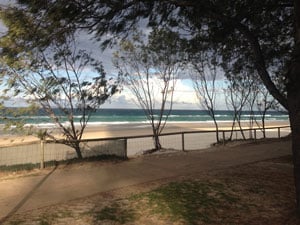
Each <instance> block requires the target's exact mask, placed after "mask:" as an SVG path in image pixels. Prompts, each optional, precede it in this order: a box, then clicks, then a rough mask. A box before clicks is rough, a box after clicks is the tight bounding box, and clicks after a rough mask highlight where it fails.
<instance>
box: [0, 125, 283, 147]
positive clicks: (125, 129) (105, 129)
mask: <svg viewBox="0 0 300 225" xmlns="http://www.w3.org/2000/svg"><path fill="white" fill-rule="evenodd" d="M242 126H243V128H245V129H247V128H249V123H247V122H244V123H243V125H242ZM279 126H289V121H267V122H266V127H279ZM230 129H231V123H230V122H222V123H219V130H230ZM236 129H238V127H236ZM214 130H215V126H214V124H213V123H210V122H198V123H168V124H167V125H166V127H165V129H164V130H163V133H173V132H186V131H187V132H189V131H214ZM50 132H52V133H53V134H56V136H57V137H62V136H59V135H57V131H55V130H52V131H51V130H50ZM287 132H289V129H285V133H287ZM151 134H152V129H151V126H150V125H149V124H145V123H128V124H110V125H97V126H96V125H89V126H87V128H86V130H85V132H84V135H83V139H98V138H111V137H128V136H139V135H151ZM36 141H39V139H38V138H37V137H36V136H34V135H16V134H7V133H3V134H2V135H0V147H2V146H12V145H20V144H24V143H31V142H36Z"/></svg>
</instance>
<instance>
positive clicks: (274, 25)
mask: <svg viewBox="0 0 300 225" xmlns="http://www.w3.org/2000/svg"><path fill="white" fill-rule="evenodd" d="M18 2H19V4H20V5H19V6H16V7H11V8H9V9H7V8H6V9H5V10H2V12H1V15H2V18H4V21H5V22H6V25H7V27H8V33H7V34H6V35H4V36H3V37H2V38H1V63H2V64H4V65H5V66H9V69H15V70H16V71H15V72H16V73H17V74H19V76H21V77H22V76H24V77H26V75H27V70H26V66H27V64H28V63H29V64H30V63H31V62H32V61H34V60H35V56H36V54H38V53H40V52H43V51H45V50H46V53H48V54H50V53H49V52H48V51H47V48H49V46H55V45H57V46H60V45H61V44H64V43H66V42H67V40H68V38H69V37H70V36H71V35H74V34H76V33H77V32H78V31H87V32H89V33H90V34H91V35H93V37H94V40H96V41H99V43H102V47H104V48H105V47H106V48H107V47H109V46H112V45H114V44H116V43H118V42H119V40H121V41H124V40H128V39H129V40H131V38H132V36H131V34H132V32H133V30H134V29H135V28H137V27H139V25H140V24H146V25H147V26H148V27H150V28H152V29H159V30H160V29H163V30H166V31H167V32H175V33H177V34H178V38H179V40H180V42H181V43H182V45H180V46H181V47H182V46H183V49H181V48H180V51H178V52H180V53H187V55H186V57H187V62H190V61H191V62H192V63H191V64H190V66H191V67H192V68H194V69H196V72H201V73H202V78H201V79H202V81H201V80H200V83H197V82H198V81H197V79H196V80H195V81H196V83H195V88H196V89H197V88H198V91H200V90H201V91H205V87H204V86H203V87H204V89H203V87H202V86H201V85H202V84H203V83H204V84H205V82H206V78H204V79H203V71H205V69H203V66H204V68H205V67H206V66H207V65H201V62H202V61H205V60H206V59H205V58H206V57H208V58H210V59H209V60H210V62H209V63H213V64H214V63H216V65H217V66H218V67H220V68H222V70H223V71H224V74H225V77H226V78H227V82H228V85H229V88H228V89H227V90H229V93H228V94H227V96H228V98H227V99H228V105H231V106H232V108H233V109H234V112H235V122H237V124H238V125H240V116H241V114H240V113H241V111H242V110H243V108H244V107H246V106H249V107H250V108H252V107H253V108H254V104H255V102H256V100H254V99H258V97H257V96H259V95H261V96H264V97H265V99H268V100H266V101H265V103H264V102H261V103H259V107H261V109H262V112H263V111H264V110H265V109H266V108H268V107H270V106H269V103H266V102H269V97H268V95H267V94H266V92H264V93H259V91H258V90H262V89H263V88H262V86H259V85H261V83H263V85H264V87H266V89H267V90H268V92H269V93H270V95H271V96H272V97H273V98H274V99H276V101H277V102H278V103H279V104H280V105H281V106H282V107H284V108H285V109H286V110H287V111H288V113H289V119H290V124H291V129H292V153H293V164H294V176H295V187H296V202H297V207H296V209H297V212H298V213H300V88H299V87H300V79H299V77H300V75H299V72H300V62H299V55H300V11H299V10H300V3H299V1H296V0H295V1H290V0H280V1H278V0H268V1H258V0H254V1H253V0H252V1H250V0H238V1H232V0H222V1H221V0H220V1H210V0H208V1H207V0H205V1H202V0H201V1H192V0H187V1H180V0H174V1H148V0H139V1H130V0H129V1H98V0H87V1H69V2H67V3H66V2H65V1H61V0H56V1H46V0H45V1H27V0H22V1H21V0H20V1H18ZM177 31H178V32H177ZM155 44H157V46H156V47H158V48H159V50H163V48H164V47H166V46H164V45H163V44H162V43H161V42H159V43H155ZM160 44H162V45H160ZM150 50H151V51H152V49H150ZM178 52H177V53H178ZM175 53H176V52H175ZM177 53H176V54H177ZM199 53H204V54H203V55H202V56H203V58H200V57H202V56H201V55H198V56H197V54H199ZM210 54H212V55H210ZM50 55H51V54H50ZM164 56H165V57H166V58H168V57H169V56H172V54H170V55H164ZM190 56H196V57H195V58H196V59H197V58H198V61H197V60H196V62H193V60H192V58H189V57H190ZM165 57H162V58H161V59H163V60H165ZM211 57H212V58H211ZM140 59H143V57H141V58H140ZM147 60H148V58H147ZM147 60H146V61H145V60H144V61H143V62H145V63H146V62H147ZM160 61H161V60H160ZM34 62H35V61H34ZM180 62H182V60H180ZM199 62H200V64H198V63H199ZM24 64H25V65H26V66H25V71H24V70H23V66H24ZM193 64H194V65H193ZM5 66H3V67H2V68H4V69H2V74H4V75H5V74H6V69H5ZM51 66H52V65H51ZM193 66H194V67H193ZM195 66H196V67H195ZM27 69H28V68H27ZM210 71H212V72H213V69H211V70H210ZM125 72H126V71H125ZM149 72H151V73H153V71H152V70H149ZM201 73H200V74H201ZM127 75H128V74H127ZM149 75H150V74H149ZM125 77H126V76H125ZM9 78H10V77H8V78H7V77H5V76H2V78H1V79H2V81H4V83H9V84H10V85H11V88H14V87H16V86H17V85H18V83H16V82H13V81H10V79H9ZM166 80H168V79H166ZM260 81H261V82H260ZM55 82H57V81H56V80H55ZM256 83H257V84H256ZM71 86H73V85H71ZM148 87H149V90H151V87H150V84H148ZM250 87H251V88H250ZM89 90H92V89H89ZM112 90H115V89H112ZM166 90H167V89H166ZM211 90H212V89H210V90H208V89H207V91H211ZM206 93H208V92H206ZM202 94H203V93H202ZM106 95H109V96H111V95H112V94H106ZM162 95H163V94H162ZM148 96H149V95H148ZM163 96H164V95H163ZM165 96H171V95H169V94H168V95H165ZM199 96H200V94H199ZM201 96H202V95H201ZM88 99H89V98H88ZM207 99H208V101H207V104H206V103H205V104H206V106H207V108H208V111H209V110H210V109H211V108H212V105H213V104H214V95H213V94H211V93H210V95H209V96H208V95H207ZM259 99H263V98H259ZM259 101H261V100H259ZM272 101H273V100H272ZM165 102H167V100H166V101H165ZM100 103H101V101H100ZM211 112H213V111H211ZM211 114H212V116H213V113H211ZM162 118H163V116H162ZM154 128H155V129H157V127H155V126H154ZM158 147H159V145H158Z"/></svg>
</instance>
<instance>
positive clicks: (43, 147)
mask: <svg viewBox="0 0 300 225" xmlns="http://www.w3.org/2000/svg"><path fill="white" fill-rule="evenodd" d="M44 162H45V141H44V140H41V163H40V168H41V169H44V168H45V163H44Z"/></svg>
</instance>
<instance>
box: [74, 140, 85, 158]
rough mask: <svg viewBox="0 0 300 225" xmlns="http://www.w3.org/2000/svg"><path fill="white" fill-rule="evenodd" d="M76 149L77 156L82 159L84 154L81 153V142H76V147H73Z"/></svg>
mask: <svg viewBox="0 0 300 225" xmlns="http://www.w3.org/2000/svg"><path fill="white" fill-rule="evenodd" d="M73 148H74V149H75V151H76V154H77V158H78V159H82V158H83V157H82V154H81V149H80V142H76V143H75V145H74V147H73Z"/></svg>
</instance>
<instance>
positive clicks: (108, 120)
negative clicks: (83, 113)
mask: <svg viewBox="0 0 300 225" xmlns="http://www.w3.org/2000/svg"><path fill="white" fill-rule="evenodd" d="M155 113H156V114H158V112H157V111H156V112H155ZM254 116H255V118H256V119H257V120H261V115H260V113H259V112H255V115H254ZM249 117H250V112H247V111H245V112H243V116H242V120H244V121H247V120H249ZM75 118H77V120H78V119H79V118H80V116H79V115H77V116H75ZM216 118H217V121H218V122H230V121H232V118H233V112H232V111H228V110H218V111H216ZM19 119H22V120H24V121H25V123H26V124H30V125H39V126H43V127H51V126H53V123H52V121H51V120H50V119H49V118H48V117H47V116H46V115H45V114H44V113H42V112H39V113H38V115H35V116H29V115H27V116H26V115H24V116H21V117H19ZM265 120H266V121H270V120H272V121H287V120H288V115H287V114H286V113H284V112H277V111H269V112H267V114H266V118H265ZM62 121H66V119H65V118H62ZM195 122H212V119H211V117H210V116H209V115H208V114H207V112H206V111H205V110H173V111H172V112H171V115H170V116H169V119H168V123H195ZM0 123H3V121H1V120H0ZM126 123H148V121H147V119H146V117H145V115H144V112H143V110H141V109H100V110H98V111H97V112H95V113H94V114H93V115H92V117H91V118H90V121H89V125H101V124H126Z"/></svg>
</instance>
